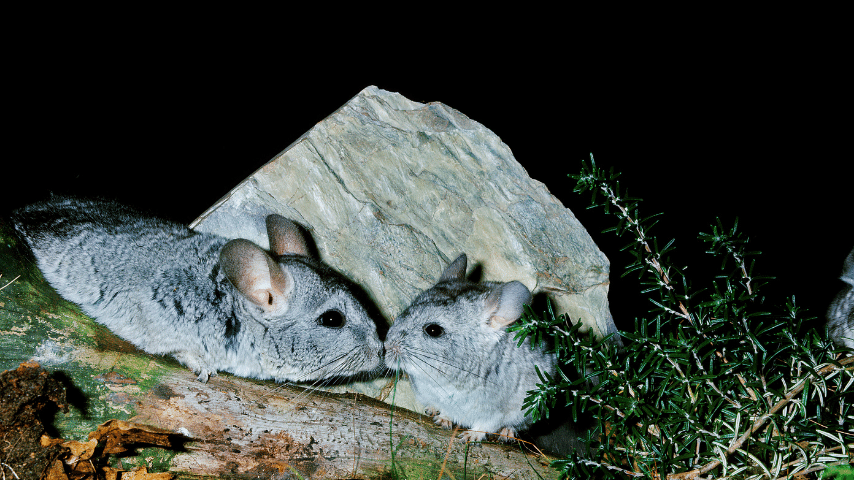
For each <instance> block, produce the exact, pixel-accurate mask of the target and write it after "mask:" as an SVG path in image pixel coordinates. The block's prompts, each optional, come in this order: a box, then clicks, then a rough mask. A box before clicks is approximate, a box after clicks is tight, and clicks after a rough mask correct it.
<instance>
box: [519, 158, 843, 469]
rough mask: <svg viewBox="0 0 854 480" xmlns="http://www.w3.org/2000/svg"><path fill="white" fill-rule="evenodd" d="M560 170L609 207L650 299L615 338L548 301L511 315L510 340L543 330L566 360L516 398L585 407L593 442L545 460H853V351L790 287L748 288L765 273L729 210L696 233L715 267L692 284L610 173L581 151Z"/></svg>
mask: <svg viewBox="0 0 854 480" xmlns="http://www.w3.org/2000/svg"><path fill="white" fill-rule="evenodd" d="M570 177H572V178H574V179H575V180H576V181H577V185H576V187H575V191H576V192H584V191H588V190H589V191H592V192H593V198H592V202H591V203H592V205H591V208H593V207H598V206H604V208H605V212H606V213H612V214H615V215H616V216H617V217H618V219H619V222H618V224H617V226H616V227H614V228H612V229H609V230H613V231H614V232H616V233H617V235H620V236H623V237H629V238H630V239H631V242H630V243H629V244H628V245H627V246H626V247H625V250H628V251H629V252H631V253H632V254H633V255H634V262H633V263H631V265H629V267H628V268H627V271H626V274H628V273H633V272H634V273H637V274H639V275H640V278H641V280H640V281H641V284H642V285H643V288H644V292H646V293H647V294H648V295H649V296H650V300H651V301H652V304H653V305H654V308H653V309H652V310H650V312H649V314H648V315H647V316H646V318H640V319H636V321H635V328H634V331H632V332H628V331H626V332H621V336H622V342H623V344H624V346H623V347H622V348H621V349H617V348H614V347H613V344H612V342H609V341H608V339H606V340H603V341H596V340H591V339H587V338H585V337H584V336H582V335H579V333H578V332H579V327H580V324H576V325H572V324H571V322H570V321H569V319H568V318H566V317H556V316H555V315H554V313H553V312H545V313H544V315H543V316H544V317H545V318H538V316H537V315H536V314H535V313H534V312H533V311H531V310H528V311H527V313H526V315H525V317H524V318H523V321H522V322H521V323H520V325H519V326H518V327H516V328H517V329H518V338H519V339H520V341H521V339H522V338H525V337H526V336H529V335H530V336H532V337H534V338H537V339H540V338H544V337H549V338H552V339H553V341H554V343H555V348H556V350H557V354H558V357H559V359H560V361H561V364H562V368H563V373H561V375H560V377H559V378H543V383H542V385H540V389H539V390H538V391H534V392H531V393H530V395H529V397H528V398H527V401H526V405H525V408H526V409H528V411H529V412H530V413H531V414H532V415H533V416H534V417H535V418H540V417H543V416H546V415H548V412H549V410H550V409H552V408H554V407H555V405H557V403H558V402H561V403H565V404H566V405H567V406H568V407H569V408H570V411H571V412H572V413H573V415H575V416H578V417H580V416H582V415H583V416H584V417H586V418H589V417H591V416H592V417H593V418H594V419H595V420H594V424H593V426H592V427H591V428H590V429H589V430H588V431H586V432H585V435H586V438H587V441H588V442H589V445H590V452H589V453H587V454H584V455H578V454H575V455H573V456H571V457H569V458H566V459H562V460H558V461H556V462H554V464H553V465H554V467H555V468H558V469H559V470H560V471H561V472H562V473H563V475H564V477H566V478H583V479H587V478H603V479H610V478H620V479H626V478H644V477H645V478H656V479H657V478H660V479H665V478H666V479H712V478H716V479H717V478H731V479H777V478H790V479H805V478H819V475H822V474H825V473H826V471H825V469H827V468H828V467H831V470H833V469H836V470H839V469H842V470H845V469H847V468H849V467H834V466H839V465H849V464H850V463H851V462H852V460H854V433H852V432H854V407H852V404H854V357H852V356H846V354H845V353H844V352H841V351H834V348H833V346H832V344H831V343H830V342H829V340H828V338H827V335H826V333H825V331H824V329H823V328H821V327H820V325H822V324H823V322H821V321H815V319H814V318H807V317H805V316H804V314H803V312H801V310H800V309H799V308H798V307H797V306H796V305H795V302H794V298H792V299H791V300H790V301H787V303H786V305H785V306H783V307H782V308H779V309H777V310H778V311H767V310H773V309H765V308H764V305H763V304H762V302H761V301H760V297H759V296H758V294H757V292H758V290H759V289H760V288H761V287H762V285H764V284H765V283H766V282H767V280H768V279H767V278H760V277H755V276H753V273H752V272H753V265H754V260H753V257H755V256H756V255H757V254H758V253H759V252H750V251H747V250H746V248H747V239H746V238H744V237H743V236H742V234H741V233H740V232H738V231H737V229H736V227H737V223H736V226H733V228H731V229H725V228H724V227H723V226H722V225H721V223H720V221H718V224H717V225H714V226H713V227H712V232H711V233H708V234H706V233H704V234H701V235H700V237H701V238H702V239H703V240H704V241H706V242H708V244H709V250H708V253H710V254H711V255H714V256H716V257H718V258H719V259H720V261H721V269H722V273H723V274H722V275H719V276H718V277H716V278H715V279H713V280H711V284H713V288H710V289H707V290H705V291H701V292H694V291H691V289H690V287H689V285H690V283H689V282H688V281H687V278H686V277H685V274H684V273H683V271H682V270H680V269H678V268H676V267H675V266H674V265H672V264H671V263H670V262H669V260H668V252H669V251H670V250H671V248H672V244H673V242H672V241H670V242H669V243H667V244H666V245H665V246H664V247H663V248H659V247H658V242H657V241H656V239H655V237H654V236H651V235H649V233H648V232H649V229H650V228H651V226H652V225H653V224H654V221H653V220H652V218H644V219H641V218H639V214H638V202H639V200H638V199H632V198H629V197H627V196H623V195H621V193H620V185H619V182H615V178H616V175H613V174H612V173H611V174H606V173H605V172H604V171H603V170H601V169H599V168H598V167H597V166H596V164H595V163H594V161H593V156H592V155H591V157H590V162H589V163H587V162H585V163H584V164H583V169H582V172H581V173H580V174H578V175H570ZM597 197H598V198H599V199H600V201H598V202H597ZM692 281H693V282H697V279H692ZM817 326H819V327H818V328H816V327H817ZM825 478H828V477H825Z"/></svg>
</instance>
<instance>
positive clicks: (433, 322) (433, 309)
mask: <svg viewBox="0 0 854 480" xmlns="http://www.w3.org/2000/svg"><path fill="white" fill-rule="evenodd" d="M465 274H466V256H465V254H463V255H460V256H459V257H458V258H457V259H456V260H455V261H454V262H453V263H451V264H450V265H449V266H448V268H446V269H445V271H444V272H443V273H442V276H441V277H440V278H439V281H438V283H436V285H434V286H433V287H432V288H430V289H428V290H425V291H424V292H422V293H421V294H420V295H418V297H416V298H415V300H414V301H413V302H412V304H411V305H409V307H407V308H406V310H404V311H403V313H402V314H401V315H400V316H399V317H398V318H397V320H396V321H395V322H394V324H393V325H392V326H391V329H390V330H389V332H388V337H387V339H386V341H385V351H386V357H385V363H386V366H388V367H389V368H392V369H401V370H403V371H405V372H406V373H407V374H408V375H409V379H410V381H411V382H412V387H413V389H414V390H415V396H416V398H417V399H418V401H419V402H421V404H422V405H424V406H425V407H427V409H426V411H427V412H428V413H429V414H430V415H433V419H434V421H435V422H436V423H438V424H440V425H442V426H444V427H450V426H451V424H452V423H456V424H459V425H461V426H463V427H466V428H469V430H468V431H466V432H464V433H463V434H462V435H461V437H460V438H462V439H463V440H466V441H477V440H483V439H484V438H485V436H486V434H487V433H497V434H499V436H500V437H499V438H500V439H502V440H505V441H509V440H511V439H513V438H515V436H516V433H517V432H519V431H522V430H524V429H526V428H528V427H529V426H530V425H531V418H530V417H529V416H527V415H525V412H524V411H523V410H522V403H523V401H524V399H525V397H526V396H527V392H528V391H529V390H534V389H535V388H536V385H537V383H540V380H539V378H538V376H537V373H536V370H535V369H534V366H535V365H536V366H538V367H539V369H540V371H542V372H543V373H548V374H549V375H555V372H556V358H555V355H554V354H552V353H547V351H546V350H545V347H543V346H542V345H541V346H540V347H537V348H535V349H533V350H532V349H531V345H530V342H529V339H526V340H525V342H524V343H523V344H522V345H521V346H519V347H517V346H516V341H514V340H513V337H514V334H513V333H509V332H507V329H506V328H507V326H508V325H510V324H511V323H513V322H515V321H516V320H518V319H519V318H520V317H521V316H522V312H523V305H524V304H526V303H530V301H531V293H530V292H529V291H528V289H527V288H526V287H525V286H524V285H522V284H521V283H519V282H517V281H513V282H508V283H496V282H483V283H474V282H470V281H468V280H466V276H465Z"/></svg>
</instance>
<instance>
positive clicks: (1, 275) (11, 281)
mask: <svg viewBox="0 0 854 480" xmlns="http://www.w3.org/2000/svg"><path fill="white" fill-rule="evenodd" d="M0 278H3V274H2V273H0ZM19 278H21V276H20V275H18V276H17V277H15V278H13V279H12V280H9V283H7V284H6V285H3V286H2V287H0V290H3V289H4V288H6V287H8V286H9V285H11V284H13V283H15V280H17V279H19ZM4 465H5V463H4ZM10 470H11V468H10ZM13 473H14V472H13ZM16 478H17V476H16Z"/></svg>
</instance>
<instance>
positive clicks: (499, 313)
mask: <svg viewBox="0 0 854 480" xmlns="http://www.w3.org/2000/svg"><path fill="white" fill-rule="evenodd" d="M530 303H531V292H529V291H528V287H526V286H524V285H522V283H521V282H517V281H515V280H514V281H512V282H507V283H504V284H501V285H499V286H497V287H495V288H494V289H493V290H492V292H490V294H489V296H488V297H486V307H485V310H486V311H487V312H489V313H490V317H489V322H488V325H489V326H490V327H492V328H496V329H497V328H504V327H506V326H507V325H510V324H511V323H513V322H515V321H516V320H519V317H521V316H522V312H523V311H524V305H525V304H530Z"/></svg>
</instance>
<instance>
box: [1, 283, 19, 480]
mask: <svg viewBox="0 0 854 480" xmlns="http://www.w3.org/2000/svg"><path fill="white" fill-rule="evenodd" d="M13 281H14V280H13ZM0 465H3V466H4V467H6V468H8V469H9V471H10V472H12V475H14V476H15V478H16V479H18V480H20V478H21V477H19V476H18V474H17V473H15V470H13V469H12V467H11V466H10V465H9V464H8V463H0ZM3 480H6V470H3Z"/></svg>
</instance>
